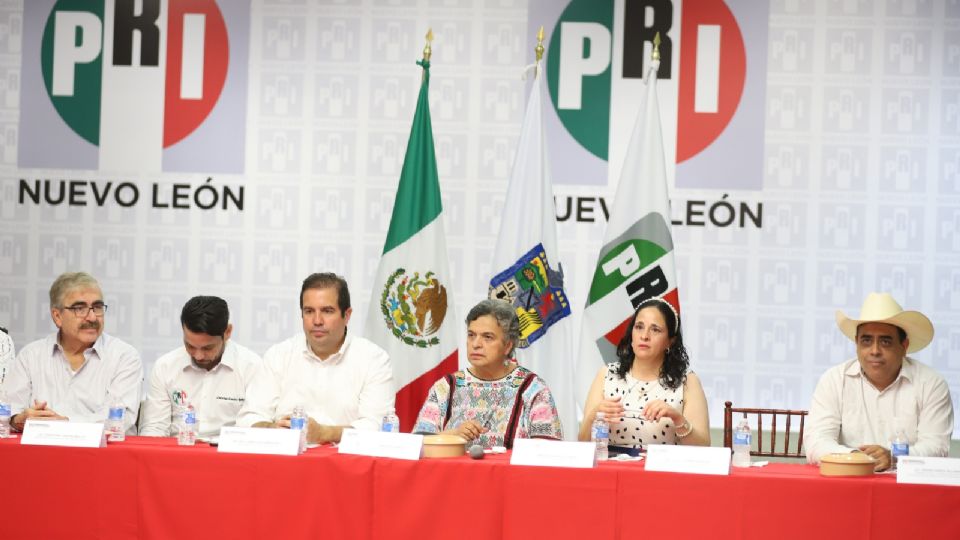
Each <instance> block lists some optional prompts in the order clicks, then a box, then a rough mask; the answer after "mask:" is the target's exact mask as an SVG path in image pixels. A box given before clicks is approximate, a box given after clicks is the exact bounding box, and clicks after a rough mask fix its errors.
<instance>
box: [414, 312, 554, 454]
mask: <svg viewBox="0 0 960 540" xmlns="http://www.w3.org/2000/svg"><path fill="white" fill-rule="evenodd" d="M519 339H520V321H519V320H518V319H517V314H516V313H515V312H514V310H513V307H512V306H511V305H510V304H509V303H507V302H504V301H502V300H484V301H482V302H480V303H479V304H477V305H476V306H474V307H473V309H471V310H470V313H469V314H467V354H468V359H469V361H470V367H468V368H467V369H465V370H462V371H457V372H455V373H451V374H449V375H446V376H445V377H442V378H441V379H440V380H438V381H437V382H436V383H434V385H433V387H431V388H430V393H429V394H428V395H427V400H426V401H425V402H424V404H423V408H422V409H421V410H420V414H419V416H417V423H416V425H415V426H414V427H413V432H414V433H428V434H429V433H449V434H454V435H459V436H461V437H463V438H464V439H466V440H467V441H475V443H476V444H480V445H481V446H483V447H484V448H491V447H493V446H505V447H507V448H512V447H513V440H514V438H547V439H562V438H563V434H562V432H561V428H560V417H559V415H558V414H557V407H556V405H555V404H554V401H553V395H552V394H551V393H550V389H549V388H548V387H547V384H546V383H545V382H544V381H543V379H541V378H540V377H538V376H537V375H536V374H534V373H533V372H532V371H530V370H529V369H526V368H524V367H521V366H519V365H517V363H516V362H515V361H512V356H513V353H514V349H515V348H516V345H517V342H518V341H519ZM451 388H453V391H452V392H451Z"/></svg>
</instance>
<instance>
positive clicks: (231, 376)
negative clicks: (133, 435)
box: [140, 340, 262, 437]
mask: <svg viewBox="0 0 960 540" xmlns="http://www.w3.org/2000/svg"><path fill="white" fill-rule="evenodd" d="M261 363H262V360H261V359H260V356H258V355H257V353H255V352H253V351H251V350H250V349H248V348H246V347H244V346H242V345H238V344H236V343H234V342H233V341H231V340H227V344H226V347H225V348H224V351H223V356H222V357H221V358H220V363H219V364H217V365H216V366H214V367H213V369H211V370H210V371H207V370H205V369H203V368H199V367H197V366H196V365H195V364H194V363H193V360H192V359H191V358H190V355H189V354H187V351H186V349H184V348H183V347H178V348H177V349H174V350H172V351H170V352H168V353H167V354H165V355H163V356H161V357H160V358H158V359H157V362H156V363H155V364H154V365H153V371H151V372H150V384H149V387H148V389H147V401H146V402H145V403H144V404H143V412H142V414H141V415H140V434H141V435H147V436H153V437H168V436H171V435H176V434H177V430H176V426H177V424H178V422H179V420H180V416H181V415H182V414H183V409H184V408H185V407H186V405H187V403H191V404H193V406H194V408H195V409H196V411H197V423H198V428H197V433H198V435H199V436H201V437H211V436H214V435H219V434H220V428H221V427H222V426H232V425H234V424H236V420H237V413H239V412H240V408H241V407H242V406H243V402H244V397H245V396H246V393H247V388H249V386H250V383H251V382H253V380H254V379H256V378H257V376H258V374H259V373H260V369H261Z"/></svg>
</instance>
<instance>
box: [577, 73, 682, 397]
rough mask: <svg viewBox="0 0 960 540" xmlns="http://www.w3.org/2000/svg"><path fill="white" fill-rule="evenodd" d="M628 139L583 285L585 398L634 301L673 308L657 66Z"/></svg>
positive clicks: (611, 355) (580, 379)
mask: <svg viewBox="0 0 960 540" xmlns="http://www.w3.org/2000/svg"><path fill="white" fill-rule="evenodd" d="M659 65H660V62H659V61H658V60H654V61H653V62H652V65H651V67H650V71H649V72H648V73H647V78H646V96H645V97H644V103H643V104H642V105H641V107H640V114H639V116H638V117H637V122H636V125H635V126H634V128H633V133H632V135H631V137H630V143H629V146H628V147H627V153H626V158H625V159H624V164H623V170H622V172H621V174H620V183H619V185H618V186H617V193H616V198H615V199H614V204H613V210H612V211H611V213H610V221H609V223H608V224H607V231H606V234H604V238H603V246H602V247H601V248H600V256H599V257H598V259H597V265H596V268H595V270H594V273H593V281H592V282H591V283H590V293H589V295H588V298H587V303H586V308H585V309H584V313H583V328H582V331H581V334H580V354H579V356H578V357H577V358H578V363H577V374H576V386H577V399H578V401H579V403H581V404H582V403H585V402H586V397H587V391H588V390H589V388H590V383H591V382H592V381H593V378H594V376H595V375H596V372H597V370H598V369H599V368H600V366H602V365H603V364H606V363H608V362H613V361H616V360H617V344H618V343H619V342H620V338H622V337H623V335H624V333H625V332H626V331H627V329H628V328H629V327H630V323H631V318H632V315H633V312H634V311H635V310H636V307H637V306H638V305H640V304H641V303H642V302H643V301H644V300H647V299H649V298H653V297H657V296H659V297H663V298H664V299H665V300H666V301H668V302H670V304H672V305H673V307H674V308H676V309H677V312H678V313H679V312H680V299H679V296H678V294H677V277H676V272H675V269H674V264H673V239H672V237H671V233H670V212H669V208H670V206H669V199H668V195H667V168H666V160H665V159H664V154H663V133H662V131H661V129H660V109H659V104H658V102H657V68H658V67H659Z"/></svg>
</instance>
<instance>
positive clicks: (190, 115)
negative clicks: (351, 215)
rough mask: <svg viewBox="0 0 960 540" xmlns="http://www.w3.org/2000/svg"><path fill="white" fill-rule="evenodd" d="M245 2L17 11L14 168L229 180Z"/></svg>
mask: <svg viewBox="0 0 960 540" xmlns="http://www.w3.org/2000/svg"><path fill="white" fill-rule="evenodd" d="M249 18H250V5H249V1H248V0H247V1H239V2H237V1H230V2H222V5H218V3H217V2H215V1H214V0H139V1H138V0H105V1H100V2H96V1H89V0H56V1H53V0H39V1H31V2H26V3H25V6H24V48H23V66H24V68H23V87H24V91H23V92H22V93H21V95H22V102H21V116H20V132H21V137H20V145H19V165H20V166H21V167H42V168H73V169H99V170H101V171H120V172H128V171H136V172H159V171H184V172H186V171H193V172H223V173H241V172H243V163H244V155H243V154H244V131H245V124H246V86H247V49H248V41H249V38H248V33H249V26H250V20H249Z"/></svg>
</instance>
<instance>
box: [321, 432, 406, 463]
mask: <svg viewBox="0 0 960 540" xmlns="http://www.w3.org/2000/svg"><path fill="white" fill-rule="evenodd" d="M422 446H423V435H414V434H412V433H386V432H380V431H361V430H359V429H345V430H343V435H342V436H341V437H340V444H339V445H337V449H338V451H339V452H340V453H341V454H354V455H358V456H371V457H388V458H395V459H410V460H417V459H420V448H421V447H422Z"/></svg>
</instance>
